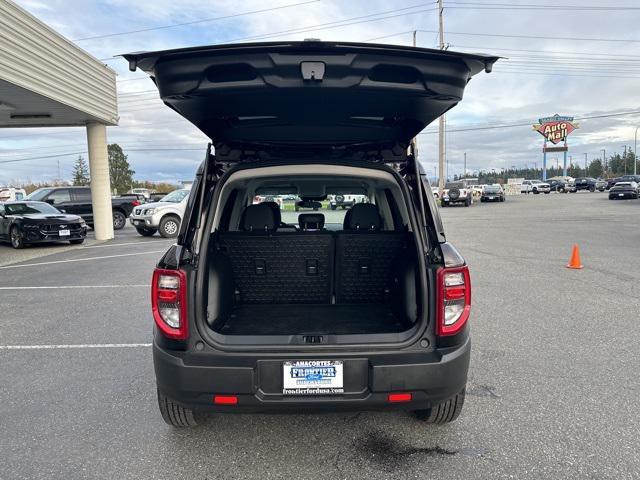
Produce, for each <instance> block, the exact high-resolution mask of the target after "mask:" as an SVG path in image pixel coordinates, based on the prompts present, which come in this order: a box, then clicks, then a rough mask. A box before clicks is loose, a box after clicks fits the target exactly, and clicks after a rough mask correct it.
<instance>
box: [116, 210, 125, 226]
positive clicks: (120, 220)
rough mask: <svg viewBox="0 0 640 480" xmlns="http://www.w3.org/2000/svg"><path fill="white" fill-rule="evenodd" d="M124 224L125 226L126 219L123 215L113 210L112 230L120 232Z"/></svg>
mask: <svg viewBox="0 0 640 480" xmlns="http://www.w3.org/2000/svg"><path fill="white" fill-rule="evenodd" d="M126 224H127V217H125V216H124V213H122V212H119V211H118V210H114V212H113V229H114V230H122V229H123V228H124V226H125V225H126Z"/></svg>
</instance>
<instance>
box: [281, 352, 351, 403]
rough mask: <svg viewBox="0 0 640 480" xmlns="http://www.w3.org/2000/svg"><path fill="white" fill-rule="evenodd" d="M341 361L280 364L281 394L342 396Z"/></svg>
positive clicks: (296, 361)
mask: <svg viewBox="0 0 640 480" xmlns="http://www.w3.org/2000/svg"><path fill="white" fill-rule="evenodd" d="M343 393H344V362H343V361H342V360H291V361H285V362H283V363H282V394H283V395H286V396H291V395H303V396H309V395H342V394H343Z"/></svg>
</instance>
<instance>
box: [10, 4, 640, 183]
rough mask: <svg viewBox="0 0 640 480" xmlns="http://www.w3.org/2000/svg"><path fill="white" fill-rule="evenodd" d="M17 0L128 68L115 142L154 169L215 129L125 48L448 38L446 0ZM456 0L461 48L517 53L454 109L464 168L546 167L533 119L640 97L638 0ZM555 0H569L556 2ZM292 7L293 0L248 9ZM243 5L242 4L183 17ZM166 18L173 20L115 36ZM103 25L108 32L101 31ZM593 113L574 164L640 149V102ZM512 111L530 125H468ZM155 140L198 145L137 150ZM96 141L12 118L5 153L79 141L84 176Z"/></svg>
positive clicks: (430, 144) (73, 149)
mask: <svg viewBox="0 0 640 480" xmlns="http://www.w3.org/2000/svg"><path fill="white" fill-rule="evenodd" d="M17 3H18V4H19V5H21V6H22V7H23V8H25V9H26V10H28V11H29V12H30V13H32V14H34V15H35V16H37V17H38V18H40V19H41V20H43V21H44V22H46V23H47V24H49V25H50V26H51V27H53V28H54V29H56V30H57V31H58V32H60V33H61V34H62V35H64V36H66V37H67V38H69V39H72V40H75V41H76V43H77V44H78V45H79V46H80V47H82V48H83V49H85V50H87V51H88V52H89V53H91V54H92V55H94V56H95V57H96V58H99V59H105V61H106V63H107V64H108V65H109V66H110V67H112V68H113V69H114V70H116V72H117V73H118V93H119V95H120V102H119V113H120V126H118V127H109V129H108V136H109V142H117V143H119V144H121V145H122V147H123V148H124V150H125V152H127V150H129V151H128V154H129V161H130V163H131V165H132V168H133V169H134V170H135V171H136V175H135V177H136V178H137V179H140V180H143V179H148V180H157V181H177V180H180V179H187V178H191V177H192V176H193V174H194V171H195V168H196V166H197V164H198V163H199V161H200V160H201V159H202V157H203V152H204V147H205V144H206V140H207V139H206V137H205V136H204V135H203V134H201V133H200V132H199V131H198V130H197V129H196V128H195V127H193V126H191V125H190V124H189V123H188V122H186V121H184V120H182V119H181V117H179V116H178V115H177V114H175V113H173V112H172V111H171V110H170V109H168V108H167V107H165V106H164V105H163V104H162V102H161V101H160V100H159V99H158V97H157V94H156V93H155V91H154V87H153V84H152V82H151V81H150V80H149V79H148V78H145V76H144V75H143V74H142V73H141V72H139V71H138V72H135V73H131V72H129V71H128V69H127V64H126V62H125V61H124V60H123V59H121V58H116V59H112V58H111V57H113V56H114V55H117V54H120V53H126V52H131V51H140V50H155V49H165V48H177V47H185V46H194V45H207V44H215V43H221V42H231V41H249V40H250V39H249V38H248V37H257V38H255V39H253V41H256V40H260V39H264V40H279V39H289V40H302V39H304V38H309V37H313V38H320V39H323V40H343V41H358V42H362V41H369V40H371V41H375V42H376V43H395V44H402V45H410V44H411V31H413V30H418V34H417V41H418V46H420V47H432V48H433V47H436V46H437V34H436V31H437V28H438V18H437V11H436V10H435V8H434V7H435V2H420V0H413V1H408V0H403V1H394V2H388V1H381V0H349V1H346V0H317V1H309V0H306V1H305V0H272V1H269V2H265V1H263V0H262V1H260V0H229V1H226V0H225V1H222V0H209V1H206V0H197V1H196V0H153V1H150V2H146V1H140V2H131V1H130V0H102V1H99V0H93V1H92V0H17ZM294 4H297V5H295V6H292V5H294ZM444 4H445V10H444V25H445V42H446V43H448V44H449V48H450V49H451V50H459V51H473V52H484V53H492V54H497V55H500V56H503V57H508V58H507V59H503V60H501V61H499V62H498V63H497V64H496V66H495V67H494V71H493V72H492V73H491V74H486V73H480V74H478V75H477V76H476V77H474V78H473V80H472V81H471V82H470V84H469V86H468V87H467V90H466V91H465V98H464V99H463V101H462V102H461V103H460V104H459V105H458V106H457V107H456V108H455V109H454V110H453V111H451V112H450V113H449V114H448V116H447V123H448V133H447V158H448V163H449V166H448V168H449V175H450V176H453V174H455V173H461V172H462V170H463V166H462V165H463V160H462V159H463V154H464V152H466V153H467V162H468V163H467V165H468V169H469V170H478V169H481V168H485V169H491V168H495V169H500V168H509V167H511V166H512V165H516V166H519V167H523V166H525V165H526V164H528V165H529V166H533V165H534V163H536V162H537V164H538V166H539V167H540V166H541V163H542V153H541V147H542V137H541V136H540V135H539V134H537V133H535V132H533V131H532V129H531V126H530V124H533V123H535V122H536V120H537V119H538V118H540V117H543V116H549V115H552V114H554V113H559V114H561V115H563V114H564V115H574V116H576V117H590V116H598V115H608V114H618V113H623V112H635V111H639V110H640V33H638V32H639V31H640V30H639V29H638V25H640V2H638V1H637V0H611V1H607V2H602V1H599V0H598V1H596V0H566V1H564V0H563V1H560V2H552V1H549V0H543V1H538V0H535V1H534V0H475V1H474V0H459V1H453V0H451V1H450V0H444ZM550 5H556V6H557V5H562V6H563V7H565V8H563V9H558V8H548V6H550ZM571 5H574V6H581V7H582V8H581V9H576V8H571V7H570V6H571ZM278 6H281V7H283V8H281V9H276V10H271V11H264V12H259V13H253V14H247V15H237V14H242V13H246V12H252V11H255V10H265V9H269V8H273V7H278ZM514 6H518V7H514ZM584 7H592V8H593V7H595V8H596V9H588V8H587V9H584ZM621 7H627V8H626V9H624V8H621ZM634 9H635V10H634ZM230 15H236V16H235V17H233V18H227V19H219V20H212V21H205V22H199V23H192V24H190V25H186V26H174V27H170V26H171V25H174V24H177V23H184V22H194V21H200V20H203V19H212V18H216V17H224V16H230ZM365 16H366V17H365ZM356 22H357V23H356ZM327 24H330V25H327ZM347 24H348V25H347ZM161 26H169V28H163V29H155V30H150V31H144V32H138V33H128V34H122V35H111V34H119V33H122V32H130V31H132V30H144V29H148V28H154V27H161ZM294 29H298V30H294ZM302 29H305V30H307V31H304V32H302V31H300V30H302ZM289 30H293V31H289ZM283 32H284V33H283ZM267 34H273V35H271V36H266V35H267ZM472 34H473V35H472ZM105 35H111V36H105ZM96 36H100V38H88V37H96ZM379 37H385V38H379ZM552 37H554V38H552ZM560 38H565V39H560ZM567 38H570V39H567ZM372 39H375V40H372ZM138 92H142V93H138ZM579 123H580V125H581V128H580V129H579V130H577V131H575V132H574V133H573V134H572V135H571V136H570V137H569V146H570V155H572V157H573V159H574V163H577V161H578V160H580V162H581V164H583V163H584V154H585V153H587V154H588V157H589V159H591V158H595V157H597V156H600V155H601V153H600V151H601V149H603V148H604V149H606V150H607V152H612V153H613V152H616V151H617V152H621V151H622V150H623V148H624V146H625V145H628V146H630V147H631V148H633V135H634V130H635V127H636V126H637V125H640V115H638V114H629V115H623V116H611V117H605V118H599V119H583V120H580V121H579ZM142 124H144V125H142ZM436 124H437V122H435V123H434V124H432V125H431V126H429V127H427V129H426V130H425V131H424V133H423V134H421V135H420V136H419V152H420V159H421V161H422V162H423V163H424V164H425V166H426V167H427V170H428V171H429V172H433V168H434V166H435V165H436V164H437V135H436V134H435V133H434V132H435V127H436ZM503 124H525V125H523V126H517V127H509V128H493V129H482V130H467V131H460V130H464V129H468V128H476V127H483V126H495V125H503ZM153 146H156V147H159V148H165V147H166V148H182V149H184V150H167V151H164V152H163V151H153V152H150V151H134V149H138V150H140V149H144V148H151V147H153ZM187 149H192V150H187ZM84 150H86V137H85V132H84V129H81V128H67V129H50V128H49V129H3V130H2V131H0V159H18V158H29V157H34V156H40V155H47V154H55V153H66V152H69V153H70V155H69V156H66V157H61V158H60V165H61V170H62V176H63V177H64V178H70V176H71V169H72V165H73V161H74V160H75V158H76V157H77V152H82V151H84ZM85 156H86V155H85ZM552 156H554V155H553V154H552ZM551 162H552V163H555V160H553V159H552V160H551ZM560 162H562V159H561V158H560ZM57 168H58V165H57V162H56V159H48V160H32V161H23V162H15V163H8V164H4V165H2V167H1V168H0V185H1V184H7V183H10V182H11V181H13V180H22V181H25V180H32V181H47V180H51V179H53V178H55V177H57Z"/></svg>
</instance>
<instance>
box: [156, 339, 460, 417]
mask: <svg viewBox="0 0 640 480" xmlns="http://www.w3.org/2000/svg"><path fill="white" fill-rule="evenodd" d="M470 351H471V342H470V340H469V339H468V338H467V340H466V342H465V343H464V344H463V345H461V346H459V347H457V348H455V349H451V348H450V349H446V350H443V351H442V352H440V353H439V352H429V353H398V352H396V353H389V354H376V355H366V353H363V354H362V355H357V356H354V354H353V353H352V354H350V355H349V356H341V355H340V354H339V353H336V354H333V355H330V356H328V355H326V354H324V355H315V356H313V357H312V358H313V359H334V360H336V359H339V360H343V361H344V387H345V393H344V394H343V395H323V396H291V395H288V396H283V395H282V362H283V361H284V360H291V359H301V358H310V357H309V355H308V354H307V355H304V356H303V355H300V356H298V357H293V356H284V355H283V356H279V357H278V356H274V355H269V356H265V357H256V356H242V355H236V354H234V355H221V354H213V353H195V352H194V353H185V352H175V351H170V350H164V349H162V348H161V347H159V346H158V345H157V344H156V343H155V342H154V346H153V361H154V367H155V373H156V381H157V384H158V388H159V390H160V391H161V392H162V393H163V394H165V395H166V396H168V397H169V398H171V399H173V400H174V401H176V402H178V403H180V404H183V405H184V406H187V407H190V408H192V409H194V410H200V411H219V412H229V413H232V412H267V411H300V412H302V411H305V412H306V411H309V410H329V411H336V410H374V409H384V408H396V409H406V410H417V409H424V408H429V407H431V406H433V405H436V404H438V403H441V402H442V401H444V400H446V399H448V398H450V397H452V396H453V395H455V394H456V393H458V392H460V391H461V390H462V389H463V388H464V386H465V385H466V382H467V371H468V369H469V358H470ZM391 392H410V393H412V400H411V401H410V402H406V403H389V402H388V399H387V396H388V394H389V393H391ZM216 394H223V395H225V394H226V395H237V397H238V403H237V405H214V404H213V396H214V395H216Z"/></svg>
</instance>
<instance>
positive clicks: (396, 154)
mask: <svg viewBox="0 0 640 480" xmlns="http://www.w3.org/2000/svg"><path fill="white" fill-rule="evenodd" d="M125 58H126V59H127V60H128V61H129V67H130V69H132V70H135V69H136V68H140V69H142V70H144V71H145V72H147V73H148V74H149V75H151V76H152V77H153V80H154V83H155V85H157V86H158V88H159V93H160V96H161V97H162V99H163V101H165V102H166V103H167V104H168V105H170V106H171V108H172V109H174V110H175V111H176V112H178V113H180V114H181V115H183V116H184V117H185V118H186V119H187V120H189V121H191V122H192V123H194V124H195V125H197V126H198V127H199V128H200V129H202V131H203V132H204V133H205V134H206V135H207V136H209V138H210V139H211V144H214V145H215V155H214V154H213V153H212V150H211V146H209V149H208V150H207V151H206V153H205V160H204V161H203V163H202V164H201V166H200V168H199V170H198V172H197V174H196V179H195V182H194V184H193V189H192V194H191V196H190V198H189V202H188V204H187V208H186V212H185V216H184V219H183V222H182V224H181V227H180V234H179V236H178V237H177V242H176V244H175V245H173V246H172V247H170V248H169V250H168V251H167V252H166V254H165V255H164V256H163V257H162V259H161V260H160V262H159V263H158V266H157V268H156V270H155V271H154V274H153V278H152V311H153V318H154V321H155V330H154V340H153V360H154V365H155V375H156V383H157V388H158V404H159V408H160V412H161V414H162V417H163V419H164V420H165V421H166V422H167V423H168V424H170V425H174V426H191V425H195V424H197V422H198V416H199V414H200V413H201V412H204V411H217V412H241V411H242V412H264V411H285V410H288V411H300V412H305V411H309V410H312V409H313V410H325V411H337V410H365V409H377V408H402V409H405V410H409V411H414V412H415V413H416V415H417V417H418V418H420V419H423V420H424V421H426V422H431V423H445V422H450V421H452V420H454V419H456V418H457V417H458V415H459V414H460V411H461V409H462V406H463V402H464V398H465V385H466V381H467V371H468V367H469V359H470V338H469V329H468V319H469V312H470V301H471V285H470V281H469V269H468V266H467V265H466V263H465V261H464V259H463V258H462V257H461V256H460V255H459V254H458V252H457V251H456V250H455V248H454V247H453V246H452V245H451V244H450V243H448V242H447V241H446V240H445V237H444V230H443V226H442V221H441V219H440V216H439V211H438V206H437V204H436V202H435V199H434V197H433V195H432V194H431V187H430V185H429V182H428V181H427V179H426V174H425V172H424V170H422V167H421V166H420V164H419V162H418V161H417V159H416V158H415V157H414V156H413V155H412V154H410V153H409V151H408V146H409V144H410V142H411V139H412V138H413V137H415V136H416V135H417V134H418V133H419V132H420V131H421V130H422V129H423V128H424V127H425V126H426V125H428V124H429V123H430V122H432V121H433V120H434V119H436V118H438V117H439V116H440V115H441V114H442V113H444V112H446V111H448V110H449V109H450V108H452V107H453V106H455V105H456V104H457V103H458V102H460V101H461V100H462V94H463V90H464V87H465V86H466V85H467V84H468V81H469V80H470V78H471V77H472V76H473V75H475V74H477V73H479V72H481V71H482V70H486V71H490V70H491V68H492V65H493V63H494V62H495V61H496V60H497V57H490V56H486V55H478V54H466V53H457V52H452V51H449V50H446V51H443V50H430V49H426V48H411V47H404V46H396V45H394V46H387V45H368V44H363V43H360V44H358V43H343V42H331V43H329V42H320V41H317V40H313V41H305V42H273V43H264V44H261V43H253V44H244V45H217V46H210V47H197V48H185V49H180V50H169V51H160V52H153V53H144V52H143V53H132V54H128V55H125ZM345 59H348V61H345ZM239 91H241V92H242V94H241V95H239V94H238V92H239ZM211 144H210V145H211ZM269 189H278V190H286V191H287V193H292V192H295V194H296V195H298V196H299V197H300V198H301V199H302V201H307V202H315V201H319V199H323V198H327V197H328V196H329V195H337V194H338V193H340V192H346V191H354V192H355V191H362V192H366V196H367V197H368V201H367V202H361V203H357V204H355V205H354V206H353V207H352V208H350V209H348V210H345V211H344V213H343V211H342V210H340V211H339V212H332V213H331V218H332V225H331V228H328V227H327V224H326V223H325V214H323V213H318V212H313V213H310V212H309V213H300V214H296V213H295V212H294V211H293V210H290V211H282V212H280V213H281V214H282V216H283V217H284V216H285V214H286V215H287V216H289V218H290V217H291V216H297V220H298V221H297V223H298V227H297V228H295V229H294V230H293V231H290V230H287V231H284V230H282V229H280V228H279V222H278V218H277V216H276V213H274V209H272V208H270V206H269V205H266V204H265V203H260V204H255V205H254V204H253V198H254V195H255V192H257V191H264V190H269ZM312 206H313V204H312ZM338 214H342V215H343V216H341V217H340V220H341V221H340V223H338V224H335V218H336V217H337V216H338ZM278 216H279V215H278ZM334 227H335V229H334Z"/></svg>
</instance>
